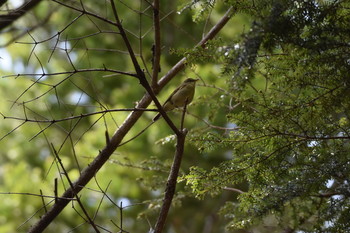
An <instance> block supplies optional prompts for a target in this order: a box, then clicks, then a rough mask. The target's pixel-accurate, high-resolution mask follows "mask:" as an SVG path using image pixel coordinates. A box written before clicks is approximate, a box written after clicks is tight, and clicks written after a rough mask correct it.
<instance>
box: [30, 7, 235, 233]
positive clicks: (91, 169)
mask: <svg viewBox="0 0 350 233" xmlns="http://www.w3.org/2000/svg"><path fill="white" fill-rule="evenodd" d="M232 11H233V8H232V7H231V8H229V9H228V10H227V12H226V14H225V15H224V16H223V17H222V18H221V20H220V21H219V22H218V23H217V24H216V25H215V26H214V27H213V28H212V29H211V30H210V31H209V33H208V34H207V35H206V36H205V37H204V38H203V39H202V40H201V41H200V42H199V43H198V45H197V46H204V45H205V43H206V42H207V41H208V40H210V39H212V38H214V37H215V35H217V33H218V32H219V31H220V30H221V29H222V28H223V27H224V26H225V24H226V23H227V22H228V21H229V19H230V18H231V15H232ZM185 64H186V58H182V59H181V60H180V61H179V62H178V63H177V64H176V65H175V66H173V68H171V69H170V70H169V72H168V73H167V74H166V75H165V76H163V77H162V78H161V79H160V80H159V82H158V89H157V90H156V91H155V92H158V91H160V90H161V89H162V88H163V87H164V86H165V85H166V84H167V83H168V82H169V81H170V80H172V79H173V78H174V77H175V76H176V75H177V74H178V73H179V72H180V71H181V70H182V69H183V68H184V67H185ZM151 102H152V98H151V97H150V95H148V94H146V95H144V96H143V97H142V99H141V100H140V101H139V102H138V104H137V106H136V107H135V108H147V107H148V105H149V104H150V103H151ZM141 115H142V112H140V111H133V112H131V113H130V114H129V116H128V117H127V118H126V120H125V121H124V123H123V124H122V125H121V126H120V128H119V129H118V130H117V131H116V132H115V133H114V135H113V136H112V138H111V140H110V141H109V143H108V144H107V145H106V146H105V148H103V149H102V150H101V151H100V153H99V154H98V156H97V157H96V158H95V159H94V160H93V161H92V162H91V163H90V164H89V166H87V167H86V168H85V169H84V170H83V171H82V173H81V175H80V177H79V178H78V179H77V180H76V181H75V182H74V183H73V185H72V186H71V187H70V188H68V189H67V190H66V191H65V192H64V193H63V194H62V196H61V198H60V199H59V200H58V202H56V203H55V204H54V205H53V207H52V208H51V209H50V210H48V212H47V213H45V214H44V215H43V216H42V217H41V218H40V219H39V220H38V222H36V223H35V224H34V225H33V227H32V228H31V229H30V230H29V233H39V232H43V231H44V230H45V229H46V228H47V226H48V225H49V224H50V223H51V222H52V221H53V220H54V219H55V218H56V217H57V216H58V215H59V214H60V213H61V211H62V210H63V209H64V208H65V207H66V206H67V205H68V203H69V202H70V200H69V199H64V198H74V195H75V194H77V193H79V192H80V191H81V190H82V189H83V187H85V186H86V184H87V183H88V182H89V181H90V180H91V179H93V177H94V175H95V174H96V173H97V172H98V170H99V169H100V168H101V167H102V166H103V165H104V164H105V163H106V162H107V161H108V159H109V157H110V156H111V155H112V154H113V153H114V151H115V150H116V148H117V147H118V145H119V144H120V143H121V141H122V140H123V138H124V137H125V135H126V134H127V133H128V132H129V130H130V129H131V128H132V127H133V126H134V124H135V123H136V122H137V120H138V119H139V118H140V117H141ZM180 137H181V136H180ZM180 145H181V143H179V147H180ZM180 149H181V148H178V149H177V150H180ZM82 156H83V155H82Z"/></svg>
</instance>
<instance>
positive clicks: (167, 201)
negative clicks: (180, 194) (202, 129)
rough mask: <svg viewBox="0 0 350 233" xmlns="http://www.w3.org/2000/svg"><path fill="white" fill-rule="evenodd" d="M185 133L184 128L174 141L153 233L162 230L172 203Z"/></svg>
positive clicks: (158, 232) (159, 232)
mask: <svg viewBox="0 0 350 233" xmlns="http://www.w3.org/2000/svg"><path fill="white" fill-rule="evenodd" d="M186 134H187V130H186V129H185V130H183V131H182V132H181V134H180V135H177V143H176V151H175V155H174V161H173V164H172V166H171V170H170V174H169V177H168V181H167V184H166V189H165V194H164V199H163V205H162V207H161V209H160V212H159V216H158V220H157V223H156V224H155V228H154V233H161V232H163V228H164V226H165V221H166V218H167V216H168V212H169V209H170V205H171V203H172V200H173V197H174V194H175V189H176V183H177V177H178V175H179V170H180V165H181V160H182V156H183V153H184V147H185V138H186Z"/></svg>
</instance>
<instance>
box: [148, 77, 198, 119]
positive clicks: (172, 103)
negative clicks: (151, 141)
mask: <svg viewBox="0 0 350 233" xmlns="http://www.w3.org/2000/svg"><path fill="white" fill-rule="evenodd" d="M198 80H199V79H193V78H188V79H186V80H185V81H183V83H181V85H180V86H178V87H177V88H176V89H175V90H174V91H173V93H171V95H170V96H169V98H168V99H167V100H166V101H165V103H164V104H163V109H164V111H166V112H168V111H171V110H173V109H174V108H180V107H184V106H185V105H187V104H189V103H191V101H192V100H193V96H194V91H195V87H196V82H197V81H198ZM161 116H162V115H161V114H160V113H158V114H157V115H156V116H155V117H154V118H153V122H155V121H157V120H158V119H159V118H160V117H161Z"/></svg>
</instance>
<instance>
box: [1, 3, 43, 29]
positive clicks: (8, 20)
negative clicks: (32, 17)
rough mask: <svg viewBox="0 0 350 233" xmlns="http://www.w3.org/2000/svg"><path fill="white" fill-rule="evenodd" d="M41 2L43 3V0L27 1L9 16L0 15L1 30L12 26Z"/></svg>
mask: <svg viewBox="0 0 350 233" xmlns="http://www.w3.org/2000/svg"><path fill="white" fill-rule="evenodd" d="M40 2H41V0H31V1H26V2H25V3H23V5H22V6H20V7H18V8H17V9H15V10H13V11H11V12H9V13H8V14H7V15H0V30H2V29H4V28H5V27H7V26H9V25H11V24H12V23H13V22H15V21H16V20H17V19H19V18H21V17H22V16H23V15H25V14H26V13H27V12H28V11H29V10H30V9H32V8H33V7H35V6H36V5H37V4H38V3H40Z"/></svg>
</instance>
